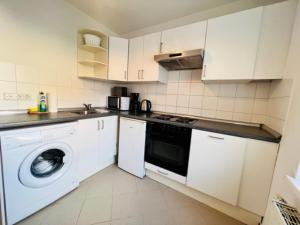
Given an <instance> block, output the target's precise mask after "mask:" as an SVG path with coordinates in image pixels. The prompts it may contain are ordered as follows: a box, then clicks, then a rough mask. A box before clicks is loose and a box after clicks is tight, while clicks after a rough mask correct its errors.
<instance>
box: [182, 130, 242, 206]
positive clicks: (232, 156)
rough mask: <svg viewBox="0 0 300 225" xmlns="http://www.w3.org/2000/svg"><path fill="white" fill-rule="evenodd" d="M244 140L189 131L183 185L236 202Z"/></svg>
mask: <svg viewBox="0 0 300 225" xmlns="http://www.w3.org/2000/svg"><path fill="white" fill-rule="evenodd" d="M245 149H246V139H244V138H239V137H233V136H228V135H222V134H216V133H211V132H205V131H199V130H193V132H192V141H191V149H190V158H189V167H188V175H187V185H188V186H189V187H192V188H194V189H196V190H198V191H201V192H203V193H205V194H208V195H211V196H213V197H215V198H217V199H220V200H222V201H224V202H227V203H230V204H232V205H236V204H237V200H238V194H239V187H240V180H241V174H242V169H243V162H244V153H245Z"/></svg>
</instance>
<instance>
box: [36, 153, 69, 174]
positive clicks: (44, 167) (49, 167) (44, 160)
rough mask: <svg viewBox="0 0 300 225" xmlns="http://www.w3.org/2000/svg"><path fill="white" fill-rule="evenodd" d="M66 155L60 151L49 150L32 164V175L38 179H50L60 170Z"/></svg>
mask: <svg viewBox="0 0 300 225" xmlns="http://www.w3.org/2000/svg"><path fill="white" fill-rule="evenodd" d="M64 156H65V153H64V152H63V151H62V150H60V149H49V150H47V151H44V152H43V153H41V154H40V155H38V156H37V157H36V158H35V159H34V160H33V162H32V164H31V168H30V171H31V174H32V175H33V176H34V177H37V178H43V177H49V176H51V175H52V174H54V173H55V172H57V171H58V170H60V169H61V168H62V167H63V165H64V161H63V158H64Z"/></svg>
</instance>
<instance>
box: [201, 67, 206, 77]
mask: <svg viewBox="0 0 300 225" xmlns="http://www.w3.org/2000/svg"><path fill="white" fill-rule="evenodd" d="M202 70H203V72H202V75H203V77H205V73H206V65H203V69H202Z"/></svg>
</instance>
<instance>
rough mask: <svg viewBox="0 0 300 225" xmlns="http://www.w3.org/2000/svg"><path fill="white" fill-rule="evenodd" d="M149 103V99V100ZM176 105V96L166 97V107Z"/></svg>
mask: <svg viewBox="0 0 300 225" xmlns="http://www.w3.org/2000/svg"><path fill="white" fill-rule="evenodd" d="M150 101H151V99H150ZM176 104H177V95H167V98H166V105H167V106H176Z"/></svg>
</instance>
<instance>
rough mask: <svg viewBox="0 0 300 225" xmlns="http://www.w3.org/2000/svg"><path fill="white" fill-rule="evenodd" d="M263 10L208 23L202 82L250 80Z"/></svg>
mask: <svg viewBox="0 0 300 225" xmlns="http://www.w3.org/2000/svg"><path fill="white" fill-rule="evenodd" d="M262 12H263V8H262V7H258V8H254V9H250V10H246V11H242V12H238V13H234V14H230V15H226V16H222V17H218V18H214V19H210V20H208V23H207V36H206V45H205V56H204V65H203V72H202V79H203V80H251V79H252V78H253V71H254V68H255V58H256V52H257V45H258V41H259V34H260V24H261V17H262Z"/></svg>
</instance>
